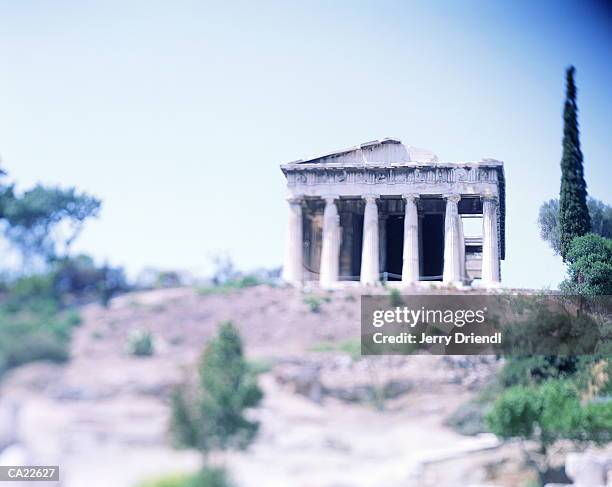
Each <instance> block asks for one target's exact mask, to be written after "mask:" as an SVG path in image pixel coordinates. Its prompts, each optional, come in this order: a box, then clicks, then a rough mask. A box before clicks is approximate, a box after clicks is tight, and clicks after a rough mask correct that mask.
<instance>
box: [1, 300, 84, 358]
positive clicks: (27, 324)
mask: <svg viewBox="0 0 612 487" xmlns="http://www.w3.org/2000/svg"><path fill="white" fill-rule="evenodd" d="M79 323H80V318H79V316H78V314H76V313H74V312H63V313H33V312H21V313H11V312H6V311H0V362H2V363H3V366H0V369H2V368H4V369H8V368H12V367H17V366H19V365H23V364H25V363H28V362H33V361H37V360H49V361H53V362H63V361H65V360H67V359H68V356H69V345H70V338H71V335H72V329H73V328H74V327H75V326H77V325H78V324H79Z"/></svg>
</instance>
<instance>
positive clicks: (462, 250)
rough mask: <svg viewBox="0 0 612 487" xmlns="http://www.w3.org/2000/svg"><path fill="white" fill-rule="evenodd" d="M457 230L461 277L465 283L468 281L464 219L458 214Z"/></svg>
mask: <svg viewBox="0 0 612 487" xmlns="http://www.w3.org/2000/svg"><path fill="white" fill-rule="evenodd" d="M457 230H458V232H459V237H458V241H459V275H460V276H461V282H462V283H465V282H466V280H467V274H466V273H465V235H464V233H463V219H462V218H461V215H460V214H459V213H457Z"/></svg>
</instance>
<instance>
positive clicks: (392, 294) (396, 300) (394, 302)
mask: <svg viewBox="0 0 612 487" xmlns="http://www.w3.org/2000/svg"><path fill="white" fill-rule="evenodd" d="M389 303H390V304H391V306H393V307H397V306H402V305H403V304H404V302H403V300H402V293H401V292H400V290H399V289H396V288H392V289H391V291H389Z"/></svg>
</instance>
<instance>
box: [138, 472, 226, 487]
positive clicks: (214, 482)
mask: <svg viewBox="0 0 612 487" xmlns="http://www.w3.org/2000/svg"><path fill="white" fill-rule="evenodd" d="M233 486H234V484H233V483H232V482H231V480H230V479H229V476H228V474H227V471H226V470H224V469H222V468H203V469H202V470H201V471H200V472H199V473H197V474H195V475H169V476H167V477H162V478H160V479H157V480H152V481H148V482H144V483H142V484H140V485H139V486H138V487H233Z"/></svg>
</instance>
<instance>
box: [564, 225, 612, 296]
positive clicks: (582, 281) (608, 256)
mask: <svg viewBox="0 0 612 487" xmlns="http://www.w3.org/2000/svg"><path fill="white" fill-rule="evenodd" d="M566 260H567V262H568V263H569V267H568V274H569V279H568V280H567V281H565V282H564V283H563V289H564V290H565V291H567V292H571V293H577V294H584V295H587V296H607V295H610V294H612V240H611V239H608V238H604V237H600V236H599V235H595V234H593V233H589V234H587V235H584V236H582V237H576V238H575V239H574V240H572V242H571V245H570V247H569V249H568V252H567V256H566Z"/></svg>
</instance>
